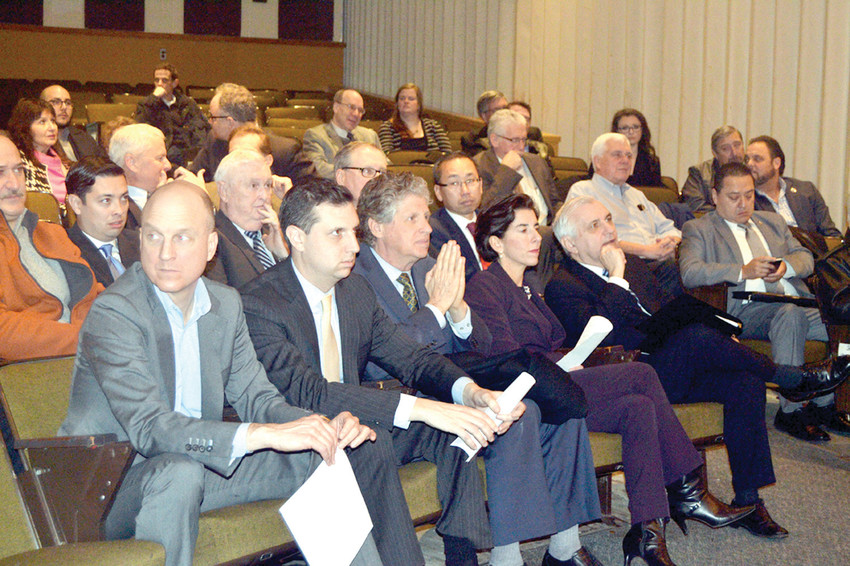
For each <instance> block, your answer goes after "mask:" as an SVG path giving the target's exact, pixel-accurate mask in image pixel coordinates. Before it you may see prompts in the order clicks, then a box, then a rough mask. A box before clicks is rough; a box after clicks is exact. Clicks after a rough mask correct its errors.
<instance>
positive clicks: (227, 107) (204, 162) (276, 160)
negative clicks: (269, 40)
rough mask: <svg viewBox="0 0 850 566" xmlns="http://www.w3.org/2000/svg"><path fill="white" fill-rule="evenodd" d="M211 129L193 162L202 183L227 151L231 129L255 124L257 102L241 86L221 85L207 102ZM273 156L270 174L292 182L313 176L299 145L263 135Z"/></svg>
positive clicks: (313, 170)
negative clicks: (287, 178) (199, 173)
mask: <svg viewBox="0 0 850 566" xmlns="http://www.w3.org/2000/svg"><path fill="white" fill-rule="evenodd" d="M209 121H210V125H211V129H210V133H209V135H208V136H207V140H206V142H205V143H204V146H203V147H202V148H201V151H200V152H199V153H198V155H197V156H196V157H195V159H194V161H192V166H191V169H192V170H193V171H195V172H198V171H201V170H204V171H206V174H205V177H204V178H205V180H206V181H207V182H209V181H212V180H213V176H214V175H215V172H216V170H217V169H218V165H219V163H221V160H222V159H224V156H225V155H227V152H228V140H229V139H230V135H231V134H232V133H233V131H234V130H236V129H237V128H240V127H242V126H246V125H249V124H250V125H254V126H256V125H257V103H256V102H255V101H254V95H252V94H251V91H249V90H248V89H247V88H245V87H244V86H242V85H238V84H234V83H222V84H220V85H218V87H216V89H215V94H214V95H213V97H212V100H210V117H209ZM266 134H268V137H269V150H270V153H271V156H272V164H271V169H272V173H273V174H275V175H277V176H279V177H289V178H290V179H291V180H292V182H293V183H298V181H300V180H301V179H304V178H308V177H313V176H315V174H316V171H315V169H314V168H313V164H312V162H311V161H310V160H309V159H307V158H306V157H305V156H304V154H303V153H302V152H301V143H300V142H299V141H298V140H296V139H294V138H288V137H284V136H278V135H275V134H273V133H271V132H266Z"/></svg>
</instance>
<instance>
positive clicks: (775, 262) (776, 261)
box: [768, 259, 782, 271]
mask: <svg viewBox="0 0 850 566" xmlns="http://www.w3.org/2000/svg"><path fill="white" fill-rule="evenodd" d="M768 263H770V265H772V266H773V271H776V270H777V269H779V266H780V265H782V260H781V259H774V260H771V261H770V262H768Z"/></svg>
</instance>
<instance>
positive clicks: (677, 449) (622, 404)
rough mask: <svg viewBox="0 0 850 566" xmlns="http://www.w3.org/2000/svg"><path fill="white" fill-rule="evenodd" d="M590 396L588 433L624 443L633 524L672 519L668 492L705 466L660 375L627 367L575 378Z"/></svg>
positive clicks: (638, 366) (642, 367)
mask: <svg viewBox="0 0 850 566" xmlns="http://www.w3.org/2000/svg"><path fill="white" fill-rule="evenodd" d="M570 375H571V376H572V378H573V380H574V381H575V382H576V383H578V384H579V385H580V386H581V388H582V389H583V390H584V394H585V395H586V396H587V403H588V407H589V411H588V413H587V428H588V429H589V430H590V431H594V432H609V433H616V434H619V435H620V436H622V439H623V471H624V473H625V476H626V492H627V493H628V495H629V511H630V512H631V516H632V523H640V522H641V521H648V520H651V519H656V518H659V517H668V516H669V507H668V504H667V493H666V491H665V489H664V486H665V485H667V484H669V483H672V482H674V481H675V480H677V479H679V478H681V477H682V476H683V475H685V474H687V473H688V472H690V471H692V470H694V469H696V468H697V467H698V466H700V465H701V464H702V458H700V455H699V453H698V452H697V451H696V449H695V448H694V445H693V443H692V442H691V440H690V438H688V435H687V434H686V433H685V430H684V429H683V428H682V425H681V423H679V419H678V418H676V414H675V413H674V412H673V408H672V407H671V406H670V403H669V402H668V400H667V396H666V395H665V394H664V389H663V388H662V386H661V383H660V382H659V380H658V376H657V375H656V373H655V371H654V370H653V369H652V368H651V367H650V366H648V365H647V364H642V363H628V364H614V365H607V366H598V367H592V368H587V369H583V370H579V371H575V372H570Z"/></svg>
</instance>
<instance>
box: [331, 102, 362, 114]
mask: <svg viewBox="0 0 850 566" xmlns="http://www.w3.org/2000/svg"><path fill="white" fill-rule="evenodd" d="M334 102H336V101H334ZM336 103H337V104H341V105H342V106H345V107H346V108H348V109H349V110H351V111H352V112H354V113H356V114H359V115H361V116H362V115H364V114H365V113H366V109H365V108H361V107H359V106H355V105H353V104H349V103H347V102H336Z"/></svg>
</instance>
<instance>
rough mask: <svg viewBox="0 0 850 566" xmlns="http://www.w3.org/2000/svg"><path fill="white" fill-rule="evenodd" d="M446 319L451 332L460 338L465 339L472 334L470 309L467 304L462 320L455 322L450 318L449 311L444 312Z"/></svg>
mask: <svg viewBox="0 0 850 566" xmlns="http://www.w3.org/2000/svg"><path fill="white" fill-rule="evenodd" d="M446 320H447V321H448V322H449V326H451V327H452V332H454V334H455V336H457V337H458V338H460V339H461V340H466V339H467V338H469V336H470V335H471V334H472V309H471V308H469V305H467V306H466V316H464V317H463V320H460V321H458V322H455V321H454V320H452V315H451V313H448V312H447V313H446Z"/></svg>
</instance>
